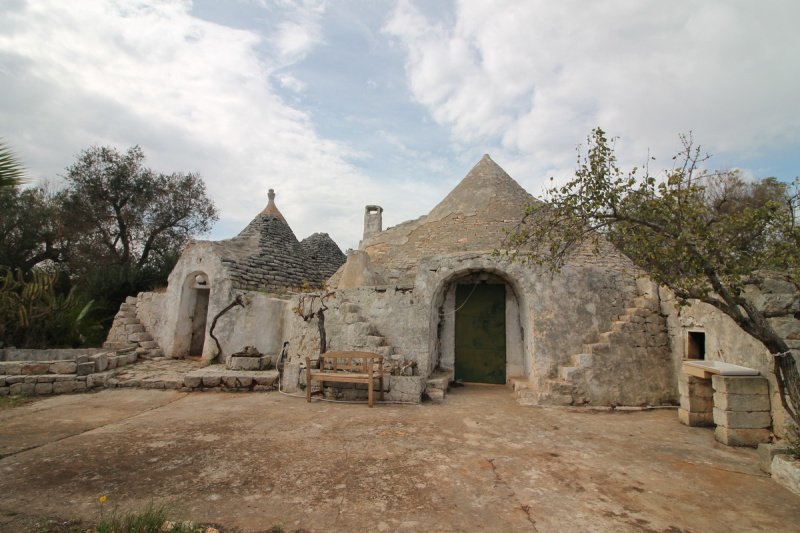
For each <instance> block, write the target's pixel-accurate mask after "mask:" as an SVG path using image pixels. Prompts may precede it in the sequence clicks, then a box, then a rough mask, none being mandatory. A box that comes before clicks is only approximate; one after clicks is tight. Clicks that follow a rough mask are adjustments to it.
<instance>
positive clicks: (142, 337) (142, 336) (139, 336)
mask: <svg viewBox="0 0 800 533" xmlns="http://www.w3.org/2000/svg"><path fill="white" fill-rule="evenodd" d="M128 340H129V341H132V342H141V341H151V340H153V336H152V335H150V334H149V333H147V332H146V331H143V332H141V333H131V334H130V335H128Z"/></svg>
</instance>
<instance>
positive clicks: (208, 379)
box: [184, 376, 221, 387]
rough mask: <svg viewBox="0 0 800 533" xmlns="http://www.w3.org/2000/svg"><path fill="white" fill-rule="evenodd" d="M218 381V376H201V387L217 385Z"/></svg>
mask: <svg viewBox="0 0 800 533" xmlns="http://www.w3.org/2000/svg"><path fill="white" fill-rule="evenodd" d="M220 381H221V378H220V376H203V387H219V383H220ZM184 383H185V381H184Z"/></svg>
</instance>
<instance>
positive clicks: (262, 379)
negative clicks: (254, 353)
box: [253, 371, 278, 387]
mask: <svg viewBox="0 0 800 533" xmlns="http://www.w3.org/2000/svg"><path fill="white" fill-rule="evenodd" d="M277 379H278V373H277V372H275V371H269V372H260V373H259V374H257V375H254V376H253V382H254V383H255V384H256V385H266V386H268V387H272V386H273V385H274V384H275V381H276V380H277Z"/></svg>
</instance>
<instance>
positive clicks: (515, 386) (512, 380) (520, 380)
mask: <svg viewBox="0 0 800 533" xmlns="http://www.w3.org/2000/svg"><path fill="white" fill-rule="evenodd" d="M506 386H508V387H509V388H510V389H511V390H512V391H514V392H518V391H521V390H525V389H530V387H531V382H530V380H529V379H528V378H527V377H525V376H509V378H508V379H507V380H506Z"/></svg>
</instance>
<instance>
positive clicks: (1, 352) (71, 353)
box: [0, 348, 106, 361]
mask: <svg viewBox="0 0 800 533" xmlns="http://www.w3.org/2000/svg"><path fill="white" fill-rule="evenodd" d="M103 351H106V350H104V349H103V348H53V349H47V350H34V349H29V348H2V349H0V361H57V360H61V359H72V360H74V359H75V358H76V357H78V356H80V355H92V354H96V353H100V352H103Z"/></svg>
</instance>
